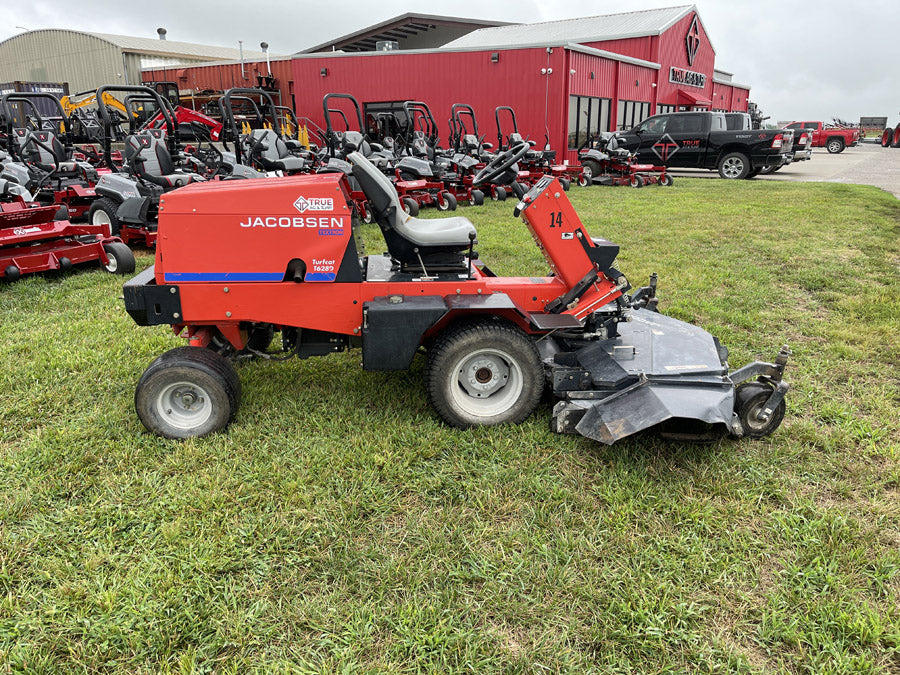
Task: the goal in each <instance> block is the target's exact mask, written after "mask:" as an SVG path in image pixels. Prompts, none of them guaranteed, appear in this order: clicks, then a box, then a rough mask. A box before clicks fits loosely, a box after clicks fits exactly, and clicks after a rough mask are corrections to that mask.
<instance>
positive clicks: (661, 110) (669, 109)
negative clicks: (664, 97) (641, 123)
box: [656, 104, 678, 115]
mask: <svg viewBox="0 0 900 675" xmlns="http://www.w3.org/2000/svg"><path fill="white" fill-rule="evenodd" d="M677 109H678V106H676V105H662V104H658V105H657V106H656V114H657V115H663V114H667V113H673V112H675V111H676V110H677Z"/></svg>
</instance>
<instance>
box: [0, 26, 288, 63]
mask: <svg viewBox="0 0 900 675" xmlns="http://www.w3.org/2000/svg"><path fill="white" fill-rule="evenodd" d="M39 32H60V33H75V34H81V35H89V36H91V37H95V38H97V39H99V40H103V41H105V42H109V43H110V44H112V45H115V46H116V47H119V48H120V49H121V50H122V51H125V52H134V53H138V54H153V55H156V56H173V57H179V56H183V57H186V58H189V59H191V60H196V59H209V60H219V59H239V58H240V49H233V48H231V47H214V46H210V45H199V44H195V43H193V42H178V41H176V40H160V39H158V38H145V37H135V36H132V35H113V34H111V33H93V32H91V31H80V30H69V29H65V28H40V29H38V30H32V31H28V32H26V33H19V34H18V35H14V36H12V37H11V38H7V39H6V40H4V42H9V41H11V40H19V39H21V38H27V36H29V35H31V34H33V33H39ZM0 44H2V43H0ZM271 56H275V55H274V54H270V57H271ZM244 58H245V59H254V60H261V59H265V58H266V55H265V53H264V52H259V51H252V50H249V49H245V50H244Z"/></svg>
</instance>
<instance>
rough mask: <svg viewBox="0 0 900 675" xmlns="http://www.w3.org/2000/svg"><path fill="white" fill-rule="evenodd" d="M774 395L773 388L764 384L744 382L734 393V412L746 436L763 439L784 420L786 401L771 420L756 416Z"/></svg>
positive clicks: (773, 414) (780, 405) (779, 405)
mask: <svg viewBox="0 0 900 675" xmlns="http://www.w3.org/2000/svg"><path fill="white" fill-rule="evenodd" d="M771 395H772V387H770V386H769V385H767V384H763V383H762V382H744V384H742V385H740V386H738V388H737V389H736V390H735V392H734V411H735V412H736V413H737V416H738V418H739V419H740V421H741V426H742V427H743V428H744V436H745V437H748V438H762V437H763V436H768V435H769V434H771V433H772V432H773V431H775V430H776V429H777V428H778V427H779V426H780V425H781V421H782V420H783V419H784V411H785V407H786V406H785V403H784V399H782V400H781V403H779V404H778V407H777V408H775V410H773V411H772V414H771V415H770V416H769V419H767V420H765V421H763V420H760V419H758V418H757V417H756V416H757V414H758V413H759V412H760V411H761V410H762V408H763V405H765V403H766V401H768V400H769V396H771Z"/></svg>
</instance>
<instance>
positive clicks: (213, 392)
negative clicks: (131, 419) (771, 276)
mask: <svg viewBox="0 0 900 675" xmlns="http://www.w3.org/2000/svg"><path fill="white" fill-rule="evenodd" d="M240 398H241V385H240V381H239V380H238V377H237V374H236V373H235V372H234V368H232V366H231V363H230V362H229V361H228V360H227V359H226V358H225V357H223V356H221V355H220V354H217V353H216V352H214V351H212V350H209V349H204V348H202V347H176V348H175V349H171V350H169V351H168V352H166V353H165V354H163V355H162V356H159V357H158V358H156V359H155V360H154V361H153V363H151V364H150V366H149V367H148V368H147V370H145V371H144V374H143V375H141V379H140V380H138V384H137V388H136V390H135V393H134V407H135V409H136V410H137V414H138V417H139V418H140V420H141V422H142V423H143V424H144V426H145V427H146V428H147V429H148V430H149V431H151V432H153V433H155V434H157V435H159V436H163V437H164V438H191V437H195V436H207V435H209V434H212V433H215V432H217V431H221V430H222V429H224V428H225V427H226V426H228V423H229V422H231V420H232V419H233V418H234V415H235V413H236V412H237V409H238V405H239V404H240Z"/></svg>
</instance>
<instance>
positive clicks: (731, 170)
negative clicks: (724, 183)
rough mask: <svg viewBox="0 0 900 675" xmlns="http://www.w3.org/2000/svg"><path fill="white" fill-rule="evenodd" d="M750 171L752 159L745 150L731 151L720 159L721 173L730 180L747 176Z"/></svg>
mask: <svg viewBox="0 0 900 675" xmlns="http://www.w3.org/2000/svg"><path fill="white" fill-rule="evenodd" d="M748 173H750V159H749V158H748V157H747V155H745V154H744V153H743V152H729V153H728V154H727V155H725V156H724V157H722V159H720V160H719V175H720V176H721V177H722V178H728V179H730V180H740V179H742V178H746V177H747V174H748Z"/></svg>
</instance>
